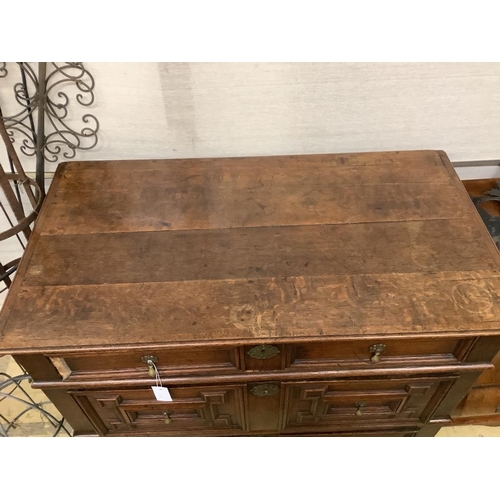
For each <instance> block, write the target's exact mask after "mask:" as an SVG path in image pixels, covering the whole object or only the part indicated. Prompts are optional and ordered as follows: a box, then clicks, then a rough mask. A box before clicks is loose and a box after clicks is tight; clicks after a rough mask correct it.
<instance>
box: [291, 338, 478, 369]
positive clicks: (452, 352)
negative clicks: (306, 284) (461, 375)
mask: <svg viewBox="0 0 500 500" xmlns="http://www.w3.org/2000/svg"><path fill="white" fill-rule="evenodd" d="M475 341H476V339H474V338H473V339H457V338H445V339H429V340H427V339H417V340H412V339H403V340H401V339H380V340H354V341H328V342H309V343H303V344H297V345H294V346H292V347H291V349H290V354H289V355H290V359H289V362H288V368H290V369H292V370H293V369H297V370H301V369H304V370H310V369H327V368H332V367H339V366H342V365H345V366H348V367H367V366H370V367H376V366H388V365H392V366H406V365H408V364H409V363H412V364H416V365H430V364H434V365H435V364H438V365H442V364H446V363H456V362H457V360H458V361H461V360H462V359H463V358H464V356H465V355H466V353H467V351H468V349H469V348H470V347H471V346H472V345H473V343H474V342H475Z"/></svg>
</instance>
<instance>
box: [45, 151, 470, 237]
mask: <svg viewBox="0 0 500 500" xmlns="http://www.w3.org/2000/svg"><path fill="white" fill-rule="evenodd" d="M384 158H385V160H384ZM382 165H383V168H381V167H382ZM462 209H463V206H462V204H461V203H460V202H459V201H458V200H457V198H456V190H455V187H454V185H453V183H450V180H449V178H448V176H447V174H446V171H445V170H444V169H443V166H442V164H441V163H440V162H439V157H438V156H437V155H436V153H435V152H422V153H416V155H411V154H401V155H394V154H393V155H391V154H383V153H382V154H380V155H377V154H375V155H374V154H365V155H362V154H361V155H357V157H356V159H355V160H349V156H348V155H313V156H288V157H267V158H235V159H209V160H165V161H162V162H155V161H132V162H102V163H101V162H100V163H99V164H96V163H94V164H92V167H91V172H90V171H89V169H88V168H86V164H85V163H84V162H80V163H70V164H68V165H67V166H66V167H65V168H64V172H63V174H62V181H61V186H60V188H59V190H58V193H57V198H56V202H55V203H54V204H53V206H52V209H51V217H50V220H48V221H47V222H46V223H45V225H44V228H43V233H44V234H68V233H70V234H75V233H102V232H124V231H170V230H182V229H215V228H232V227H260V226H287V225H303V224H315V225H316V224H346V223H357V222H381V221H399V220H426V219H444V218H446V219H450V218H461V217H462V215H463V214H462Z"/></svg>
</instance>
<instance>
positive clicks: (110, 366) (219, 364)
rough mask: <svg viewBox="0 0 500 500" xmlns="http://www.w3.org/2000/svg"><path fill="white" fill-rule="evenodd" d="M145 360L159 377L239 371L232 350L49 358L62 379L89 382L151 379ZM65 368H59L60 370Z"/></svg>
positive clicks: (185, 349) (218, 349) (169, 351)
mask: <svg viewBox="0 0 500 500" xmlns="http://www.w3.org/2000/svg"><path fill="white" fill-rule="evenodd" d="M147 359H151V360H153V361H154V363H155V365H156V367H157V368H158V371H159V372H160V374H162V375H165V376H168V375H189V374H197V375H198V374H204V373H206V374H211V373H213V374H217V373H226V372H227V373H230V372H234V371H237V370H239V369H240V363H239V356H238V350H237V349H236V348H232V347H227V348H210V347H199V348H185V347H177V348H170V349H165V348H164V349H154V348H152V349H141V350H137V351H134V352H124V353H109V354H108V353H103V354H95V353H89V354H82V355H72V356H65V357H64V358H52V362H53V364H54V365H55V366H56V368H57V369H58V370H59V372H60V373H61V375H62V376H63V378H70V377H83V378H91V379H101V378H104V379H109V378H113V379H117V378H139V377H141V378H142V377H146V378H149V377H150V376H151V378H154V370H153V371H151V372H150V366H149V365H148V363H147ZM62 365H63V366H65V369H64V368H61V366H62Z"/></svg>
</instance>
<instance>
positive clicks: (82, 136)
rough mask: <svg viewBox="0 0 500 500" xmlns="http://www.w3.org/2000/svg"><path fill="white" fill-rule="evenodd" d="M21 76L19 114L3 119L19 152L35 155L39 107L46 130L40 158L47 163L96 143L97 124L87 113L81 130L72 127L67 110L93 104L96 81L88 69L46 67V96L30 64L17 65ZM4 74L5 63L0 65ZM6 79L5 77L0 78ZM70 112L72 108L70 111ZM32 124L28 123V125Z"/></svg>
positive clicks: (76, 64) (68, 65) (65, 65)
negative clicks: (74, 105)
mask: <svg viewBox="0 0 500 500" xmlns="http://www.w3.org/2000/svg"><path fill="white" fill-rule="evenodd" d="M17 64H18V65H19V67H20V69H21V72H22V74H23V82H19V83H16V84H15V85H14V97H15V100H16V103H17V105H18V107H19V108H20V110H19V111H18V112H17V113H15V114H13V115H11V116H5V117H3V120H4V123H5V126H6V128H7V130H8V133H9V135H10V138H11V141H12V142H15V140H16V138H17V139H18V140H19V141H21V142H20V147H19V149H20V151H21V152H22V153H23V154H24V155H26V156H35V155H36V154H37V138H36V134H35V133H34V131H33V124H32V121H33V116H34V114H35V113H36V112H39V111H40V110H39V108H40V105H42V106H43V112H44V113H45V119H46V125H47V127H46V129H45V134H44V140H43V143H42V148H41V154H42V155H43V157H44V159H45V160H47V161H48V162H52V163H54V162H56V161H58V160H59V159H60V157H61V156H62V157H63V158H64V159H71V158H74V157H75V155H76V153H77V151H88V150H89V149H92V148H94V147H95V146H96V145H97V142H98V131H99V121H98V120H97V118H96V117H95V116H94V115H93V114H90V113H85V114H83V115H82V116H81V117H80V120H81V122H82V126H81V127H80V126H78V127H77V126H75V125H74V124H75V123H76V122H77V120H75V119H70V118H71V117H70V116H69V115H70V113H69V111H68V110H69V108H70V107H71V106H70V104H71V102H72V101H73V100H76V102H77V103H78V104H79V105H80V106H84V107H89V106H91V105H92V104H94V101H95V95H94V89H95V80H94V77H93V76H92V75H91V73H90V72H89V71H88V69H87V68H86V67H85V66H84V65H83V63H80V62H74V63H72V62H67V63H62V64H60V63H54V62H53V63H47V65H48V66H50V70H49V68H47V76H46V77H45V86H44V88H45V92H44V94H43V95H41V93H40V92H39V89H40V88H41V86H40V85H39V81H38V77H37V73H36V71H34V69H33V68H32V66H31V65H30V63H25V62H23V63H17ZM2 70H3V71H4V72H5V74H6V72H7V68H6V63H0V76H2V74H1V73H2ZM3 76H5V75H3ZM71 110H72V112H73V110H74V107H71ZM30 122H31V123H30Z"/></svg>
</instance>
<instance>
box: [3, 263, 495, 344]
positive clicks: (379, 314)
mask: <svg viewBox="0 0 500 500" xmlns="http://www.w3.org/2000/svg"><path fill="white" fill-rule="evenodd" d="M468 330H473V331H484V332H488V331H489V332H491V331H498V330H500V272H498V271H495V272H492V271H491V272H486V271H478V272H443V273H428V274H411V273H404V274H386V275H357V276H354V275H353V276H349V275H346V276H312V277H303V276H299V277H293V278H269V279H255V280H227V281H182V282H164V283H139V284H137V283H135V284H118V285H81V286H80V285H78V286H76V285H75V286H55V287H51V286H47V287H22V288H21V289H20V291H19V293H18V296H17V301H16V304H15V306H14V307H13V310H12V313H11V316H10V318H9V321H8V323H7V325H6V328H5V330H4V338H3V340H2V346H1V348H2V349H16V348H19V347H20V346H25V345H26V338H29V341H30V343H31V344H35V345H36V346H37V347H40V348H46V347H51V346H54V345H72V346H87V345H92V344H95V343H97V344H127V343H128V344H133V343H138V342H143V343H147V342H173V341H189V340H207V341H208V340H216V339H219V338H221V337H223V338H224V339H236V338H240V339H248V338H257V339H258V338H267V337H272V338H280V337H285V338H293V337H294V336H314V337H318V336H319V337H321V336H335V335H341V334H352V335H353V336H354V335H362V334H365V333H379V334H387V333H397V332H416V331H417V332H422V333H423V334H424V333H426V332H427V333H431V332H444V331H468ZM138 332H140V335H138Z"/></svg>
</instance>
